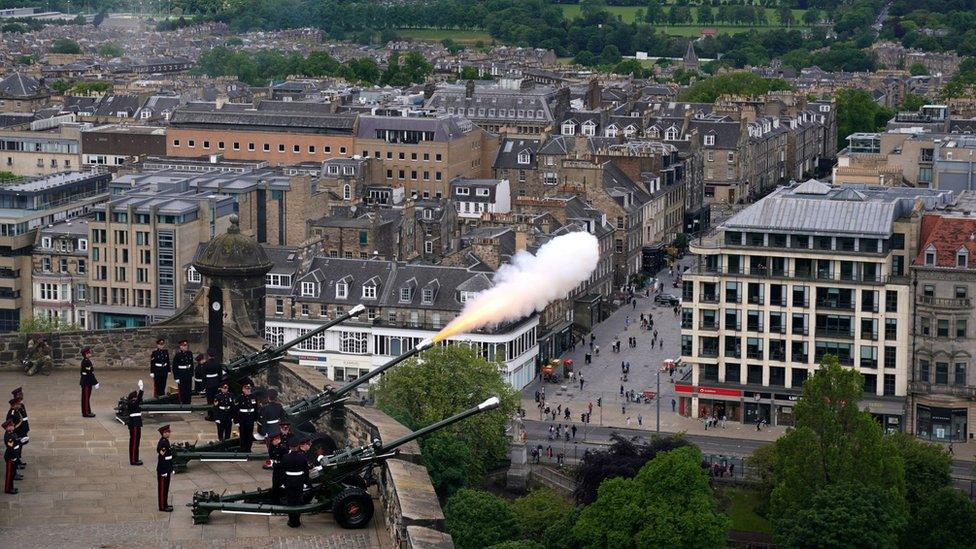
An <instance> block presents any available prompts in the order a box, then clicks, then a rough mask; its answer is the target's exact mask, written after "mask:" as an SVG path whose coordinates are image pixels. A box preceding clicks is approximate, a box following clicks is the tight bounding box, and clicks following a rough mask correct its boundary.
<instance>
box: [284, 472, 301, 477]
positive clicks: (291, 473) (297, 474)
mask: <svg viewBox="0 0 976 549" xmlns="http://www.w3.org/2000/svg"><path fill="white" fill-rule="evenodd" d="M285 474H286V475H288V476H290V477H300V476H302V475H304V474H305V473H304V472H302V471H285Z"/></svg>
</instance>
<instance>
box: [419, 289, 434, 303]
mask: <svg viewBox="0 0 976 549" xmlns="http://www.w3.org/2000/svg"><path fill="white" fill-rule="evenodd" d="M421 301H422V302H423V304H424V305H430V304H432V303H433V302H434V289H433V288H424V290H423V292H422V293H421Z"/></svg>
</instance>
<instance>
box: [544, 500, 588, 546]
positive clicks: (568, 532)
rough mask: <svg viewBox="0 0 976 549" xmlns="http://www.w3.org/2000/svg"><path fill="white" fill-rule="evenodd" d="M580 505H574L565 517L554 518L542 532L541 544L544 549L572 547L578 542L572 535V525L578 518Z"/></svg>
mask: <svg viewBox="0 0 976 549" xmlns="http://www.w3.org/2000/svg"><path fill="white" fill-rule="evenodd" d="M581 512H583V508H582V507H574V508H573V510H572V511H570V512H569V514H568V515H566V516H565V517H563V518H561V519H559V520H556V521H555V522H553V523H552V524H551V525H549V527H548V528H546V531H545V532H544V533H543V534H542V545H544V546H545V548H546V549H573V548H575V547H578V546H579V544H578V543H577V541H576V538H575V537H573V526H575V525H576V521H577V520H579V516H580V513H581Z"/></svg>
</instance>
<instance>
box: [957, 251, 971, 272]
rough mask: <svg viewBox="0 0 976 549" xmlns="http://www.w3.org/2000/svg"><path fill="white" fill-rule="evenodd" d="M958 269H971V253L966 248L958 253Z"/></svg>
mask: <svg viewBox="0 0 976 549" xmlns="http://www.w3.org/2000/svg"><path fill="white" fill-rule="evenodd" d="M956 267H961V268H963V269H965V268H966V267H969V252H968V251H967V250H966V249H965V248H960V249H959V251H958V252H956Z"/></svg>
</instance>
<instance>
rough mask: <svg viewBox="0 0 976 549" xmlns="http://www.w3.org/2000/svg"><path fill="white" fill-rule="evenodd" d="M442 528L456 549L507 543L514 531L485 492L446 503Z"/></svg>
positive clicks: (504, 508) (501, 504) (501, 505)
mask: <svg viewBox="0 0 976 549" xmlns="http://www.w3.org/2000/svg"><path fill="white" fill-rule="evenodd" d="M392 371H394V370H391V372H392ZM444 526H445V527H446V529H447V532H448V533H449V534H451V537H453V538H454V546H455V547H457V548H458V549H483V548H484V547H488V546H490V545H494V544H496V543H502V542H505V541H511V540H512V539H514V538H515V535H516V533H517V531H518V529H517V527H516V525H515V518H514V517H512V511H511V510H510V509H509V508H508V504H507V503H505V501H504V500H502V499H501V498H498V497H497V496H493V495H492V494H489V493H488V492H483V491H481V490H470V489H467V488H466V489H464V490H460V491H458V493H456V494H454V495H453V496H451V498H450V499H449V500H447V504H446V505H445V506H444Z"/></svg>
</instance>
